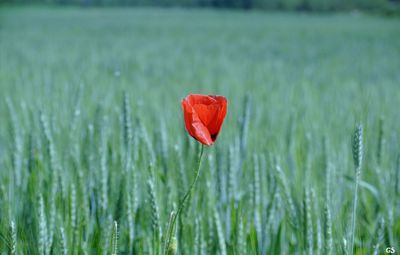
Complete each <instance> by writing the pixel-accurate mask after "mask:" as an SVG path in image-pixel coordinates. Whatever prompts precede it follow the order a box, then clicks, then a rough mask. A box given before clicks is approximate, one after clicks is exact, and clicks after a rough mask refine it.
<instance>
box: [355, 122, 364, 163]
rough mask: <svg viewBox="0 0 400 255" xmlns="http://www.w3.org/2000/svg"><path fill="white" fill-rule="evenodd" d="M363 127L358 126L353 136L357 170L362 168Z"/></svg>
mask: <svg viewBox="0 0 400 255" xmlns="http://www.w3.org/2000/svg"><path fill="white" fill-rule="evenodd" d="M362 140H363V126H362V125H361V124H358V125H357V126H356V128H355V130H354V136H353V159H354V165H355V167H356V169H359V168H360V167H361V163H362V159H363V141H362Z"/></svg>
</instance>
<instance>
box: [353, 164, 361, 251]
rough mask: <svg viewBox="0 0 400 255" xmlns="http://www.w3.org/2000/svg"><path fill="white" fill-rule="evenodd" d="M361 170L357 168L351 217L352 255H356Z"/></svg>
mask: <svg viewBox="0 0 400 255" xmlns="http://www.w3.org/2000/svg"><path fill="white" fill-rule="evenodd" d="M360 175H361V169H360V167H358V168H357V172H356V187H355V191H354V204H353V213H352V215H351V229H350V231H351V232H350V234H351V239H350V254H354V236H355V232H356V214H357V201H358V185H359V182H360Z"/></svg>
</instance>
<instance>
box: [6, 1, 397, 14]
mask: <svg viewBox="0 0 400 255" xmlns="http://www.w3.org/2000/svg"><path fill="white" fill-rule="evenodd" d="M0 3H3V4H50V5H76V6H85V7H90V6H162V7H208V8H219V9H227V8H228V9H247V10H248V9H258V10H281V11H282V10H285V11H303V12H304V11H318V12H329V11H348V10H367V11H377V12H382V13H386V14H395V13H398V11H399V0H1V1H0Z"/></svg>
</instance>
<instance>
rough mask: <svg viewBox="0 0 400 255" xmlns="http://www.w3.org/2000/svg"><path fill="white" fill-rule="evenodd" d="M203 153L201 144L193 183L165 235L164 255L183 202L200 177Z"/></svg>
mask: <svg viewBox="0 0 400 255" xmlns="http://www.w3.org/2000/svg"><path fill="white" fill-rule="evenodd" d="M203 152H204V145H203V144H202V145H201V149H200V156H199V159H198V161H197V168H196V172H195V177H194V179H193V182H192V183H191V184H190V187H189V189H188V191H186V193H185V195H184V196H183V198H182V200H181V202H180V203H179V207H178V211H177V213H176V214H174V215H173V216H172V220H171V225H170V226H169V229H168V233H167V234H168V235H167V239H166V243H165V244H166V245H165V247H164V254H167V251H168V247H169V245H170V243H171V239H172V233H173V231H174V229H175V224H176V220H177V218H178V217H179V215H180V213H181V212H182V210H183V207H184V205H185V202H186V200H187V199H188V198H189V196H190V194H191V192H192V190H193V188H194V186H195V184H196V182H197V179H198V178H199V176H200V166H201V159H202V158H203Z"/></svg>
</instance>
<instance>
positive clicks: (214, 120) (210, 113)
mask: <svg viewBox="0 0 400 255" xmlns="http://www.w3.org/2000/svg"><path fill="white" fill-rule="evenodd" d="M181 103H182V110H183V115H184V119H185V127H186V130H187V131H188V133H189V134H190V135H191V136H192V137H193V138H194V139H196V140H197V141H199V142H200V143H202V144H205V145H212V144H213V143H214V142H215V140H216V139H217V136H218V133H219V131H220V130H221V126H222V123H223V122H224V119H225V115H226V109H227V104H228V102H227V100H226V98H225V97H224V96H209V95H199V94H190V95H188V96H187V97H186V98H184V99H182V102H181Z"/></svg>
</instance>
